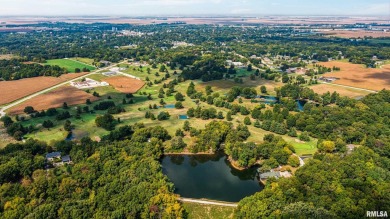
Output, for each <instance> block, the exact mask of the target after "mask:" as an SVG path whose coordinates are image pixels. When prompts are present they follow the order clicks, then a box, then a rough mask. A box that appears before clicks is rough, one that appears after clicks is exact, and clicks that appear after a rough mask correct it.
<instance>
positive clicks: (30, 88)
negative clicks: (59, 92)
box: [0, 73, 88, 105]
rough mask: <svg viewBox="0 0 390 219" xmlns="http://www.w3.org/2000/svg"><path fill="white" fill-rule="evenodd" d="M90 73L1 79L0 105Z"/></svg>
mask: <svg viewBox="0 0 390 219" xmlns="http://www.w3.org/2000/svg"><path fill="white" fill-rule="evenodd" d="M85 74H88V73H77V74H72V73H71V74H65V75H61V76H60V77H58V78H56V77H35V78H25V79H20V80H16V81H0V105H3V104H7V103H11V102H13V101H15V100H18V99H20V98H23V97H25V96H28V95H30V94H33V93H36V92H38V91H41V90H44V89H46V88H49V87H52V86H54V85H57V84H60V83H62V82H64V81H67V80H70V79H73V78H77V77H80V76H83V75H85Z"/></svg>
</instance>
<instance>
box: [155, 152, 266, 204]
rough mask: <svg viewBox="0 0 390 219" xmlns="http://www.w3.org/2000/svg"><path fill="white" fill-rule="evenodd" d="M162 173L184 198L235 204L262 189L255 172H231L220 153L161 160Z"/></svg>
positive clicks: (251, 170)
mask: <svg viewBox="0 0 390 219" xmlns="http://www.w3.org/2000/svg"><path fill="white" fill-rule="evenodd" d="M162 166H163V173H164V174H166V175H167V176H168V178H169V179H170V180H171V181H172V182H173V183H174V184H175V188H176V189H175V193H177V194H180V196H181V197H185V198H196V199H200V198H206V199H212V200H219V201H228V202H238V201H240V200H241V199H242V198H244V197H246V196H250V195H253V194H254V193H256V192H259V191H261V190H262V189H263V185H262V184H261V183H259V181H258V179H257V176H256V168H255V167H254V168H251V169H248V170H243V171H240V170H236V169H234V168H233V167H232V166H231V165H230V163H229V161H228V160H227V157H226V155H225V154H223V153H217V154H215V155H169V156H165V157H164V158H163V159H162Z"/></svg>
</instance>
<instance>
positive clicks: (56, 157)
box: [46, 151, 72, 167]
mask: <svg viewBox="0 0 390 219" xmlns="http://www.w3.org/2000/svg"><path fill="white" fill-rule="evenodd" d="M46 160H47V162H48V163H51V164H53V166H55V167H57V166H63V165H64V164H72V160H71V159H70V156H69V155H65V156H61V152H58V151H56V152H52V153H48V154H46Z"/></svg>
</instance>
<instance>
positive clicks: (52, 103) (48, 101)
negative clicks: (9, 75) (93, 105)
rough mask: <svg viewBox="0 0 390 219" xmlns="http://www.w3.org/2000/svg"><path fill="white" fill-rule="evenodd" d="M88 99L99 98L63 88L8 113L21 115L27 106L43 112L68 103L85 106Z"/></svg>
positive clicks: (73, 88)
mask: <svg viewBox="0 0 390 219" xmlns="http://www.w3.org/2000/svg"><path fill="white" fill-rule="evenodd" d="M87 99H90V100H91V101H96V100H98V99H99V98H97V97H95V96H92V95H91V94H89V93H87V92H85V91H82V90H79V89H77V88H75V87H71V86H63V87H60V88H58V89H56V90H53V91H50V92H48V93H44V94H42V95H39V96H37V97H34V98H31V99H29V100H27V101H25V102H23V103H21V104H19V105H17V106H15V107H12V108H11V109H9V110H8V111H7V113H9V114H11V115H16V114H21V113H23V110H24V108H25V107H26V106H32V107H34V109H35V110H37V111H41V110H46V109H49V108H58V107H62V105H63V103H64V102H66V103H67V104H68V106H72V105H77V104H83V103H85V101H86V100H87Z"/></svg>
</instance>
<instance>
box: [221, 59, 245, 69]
mask: <svg viewBox="0 0 390 219" xmlns="http://www.w3.org/2000/svg"><path fill="white" fill-rule="evenodd" d="M226 65H227V66H231V65H233V66H234V67H236V68H245V67H246V65H245V64H244V63H242V62H233V61H232V60H226Z"/></svg>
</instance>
